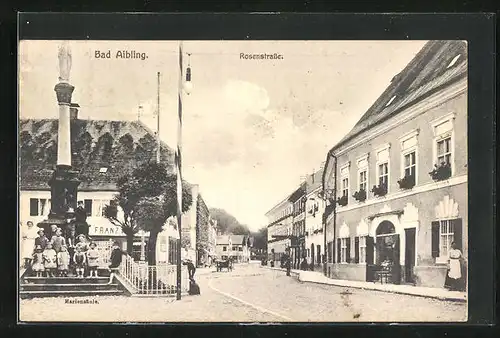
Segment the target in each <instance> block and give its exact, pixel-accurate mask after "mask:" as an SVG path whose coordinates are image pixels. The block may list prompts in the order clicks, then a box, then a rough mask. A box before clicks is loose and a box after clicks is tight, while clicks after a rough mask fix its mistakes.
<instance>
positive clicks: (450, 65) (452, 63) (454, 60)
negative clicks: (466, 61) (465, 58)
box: [446, 54, 461, 69]
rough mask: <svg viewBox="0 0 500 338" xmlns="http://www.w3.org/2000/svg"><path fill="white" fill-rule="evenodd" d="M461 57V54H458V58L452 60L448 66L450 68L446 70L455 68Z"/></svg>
mask: <svg viewBox="0 0 500 338" xmlns="http://www.w3.org/2000/svg"><path fill="white" fill-rule="evenodd" d="M460 56H461V54H458V55H457V56H455V57H454V58H453V60H451V62H450V64H449V65H448V67H446V69H448V68H451V67H453V66H454V65H455V63H457V61H458V59H460Z"/></svg>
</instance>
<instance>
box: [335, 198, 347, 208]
mask: <svg viewBox="0 0 500 338" xmlns="http://www.w3.org/2000/svg"><path fill="white" fill-rule="evenodd" d="M347 202H348V199H347V196H342V197H340V198H339V199H338V200H337V203H338V205H340V206H342V207H343V206H346V205H347Z"/></svg>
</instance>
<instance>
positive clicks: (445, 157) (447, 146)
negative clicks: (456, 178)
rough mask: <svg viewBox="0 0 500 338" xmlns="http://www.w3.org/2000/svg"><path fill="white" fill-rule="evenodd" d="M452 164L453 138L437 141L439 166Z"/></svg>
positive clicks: (448, 137)
mask: <svg viewBox="0 0 500 338" xmlns="http://www.w3.org/2000/svg"><path fill="white" fill-rule="evenodd" d="M443 162H444V163H447V164H451V136H447V137H445V138H443V139H440V140H438V141H437V164H441V163H443Z"/></svg>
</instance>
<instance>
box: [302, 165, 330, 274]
mask: <svg viewBox="0 0 500 338" xmlns="http://www.w3.org/2000/svg"><path fill="white" fill-rule="evenodd" d="M322 176H323V170H318V171H316V172H315V173H313V174H312V175H309V176H308V177H307V179H306V198H307V202H306V213H305V227H306V229H305V230H306V233H305V248H306V252H307V257H308V260H309V261H310V264H311V265H312V266H313V267H314V269H316V270H320V271H323V265H322V262H323V255H324V253H325V252H324V250H325V244H324V243H325V236H324V232H323V221H322V220H323V212H324V210H325V205H326V202H325V201H324V200H323V195H322V191H323V181H322Z"/></svg>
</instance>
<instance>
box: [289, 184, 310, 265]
mask: <svg viewBox="0 0 500 338" xmlns="http://www.w3.org/2000/svg"><path fill="white" fill-rule="evenodd" d="M306 188H307V184H306V182H304V183H302V184H301V185H300V186H299V188H297V190H295V191H294V192H293V193H292V194H291V195H290V197H289V199H288V200H289V201H290V203H292V205H293V214H292V215H293V219H292V224H293V225H292V237H291V245H290V247H291V259H292V268H293V269H298V268H299V267H300V264H301V262H302V260H303V259H304V258H307V251H306V212H307V211H306V202H307V197H306V194H307V189H306Z"/></svg>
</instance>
